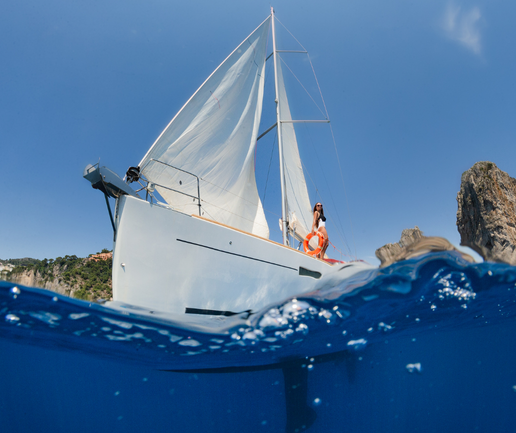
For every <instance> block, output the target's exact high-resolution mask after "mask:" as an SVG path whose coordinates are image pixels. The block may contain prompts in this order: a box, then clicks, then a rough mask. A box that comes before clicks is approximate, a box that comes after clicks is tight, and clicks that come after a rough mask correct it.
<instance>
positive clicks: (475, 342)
mask: <svg viewBox="0 0 516 433" xmlns="http://www.w3.org/2000/svg"><path fill="white" fill-rule="evenodd" d="M142 289H144V288H142ZM300 292H302V288H300ZM515 319H516V267H511V266H509V265H503V264H494V263H477V264H471V263H468V262H465V261H464V260H463V259H462V257H461V256H460V255H459V254H458V253H455V252H442V253H432V254H427V255H424V256H421V257H418V258H416V259H410V260H406V261H404V262H400V263H396V264H394V265H391V266H389V267H387V268H384V269H376V270H373V271H366V272H363V273H361V274H358V275H356V276H355V277H353V278H351V279H348V280H344V281H336V282H335V285H334V286H333V287H326V288H325V289H324V290H320V291H316V292H313V293H310V294H309V295H304V296H299V297H297V298H294V299H286V300H285V301H284V302H282V303H281V304H279V305H271V306H270V307H268V308H266V309H264V310H262V311H260V312H257V313H256V314H252V315H250V316H249V317H247V314H243V315H241V316H233V317H218V318H212V317H203V316H200V317H198V316H193V315H192V316H173V315H166V314H159V313H154V314H149V313H148V312H145V311H143V310H139V309H138V308H134V307H131V306H127V305H121V304H97V303H90V302H84V301H79V300H75V299H70V298H67V297H64V296H60V295H56V294H55V293H53V292H49V291H45V290H41V289H36V288H30V287H23V286H14V285H13V284H12V283H8V282H0V355H1V356H0V374H1V379H0V427H1V431H2V432H9V433H14V432H24V433H25V432H63V433H69V432H96V433H99V432H110V433H114V432H138V433H141V432H224V433H231V432H288V433H290V432H301V431H307V432H419V433H423V432H436V433H437V432H439V433H443V432H454V433H455V432H514V431H516V344H515V341H516V339H515V335H516V320H515Z"/></svg>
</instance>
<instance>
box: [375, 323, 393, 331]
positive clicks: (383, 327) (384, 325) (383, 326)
mask: <svg viewBox="0 0 516 433" xmlns="http://www.w3.org/2000/svg"><path fill="white" fill-rule="evenodd" d="M378 329H379V330H381V331H384V332H387V331H392V329H393V326H391V325H387V323H383V322H380V323H378Z"/></svg>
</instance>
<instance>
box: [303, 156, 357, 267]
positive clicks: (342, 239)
mask: <svg viewBox="0 0 516 433" xmlns="http://www.w3.org/2000/svg"><path fill="white" fill-rule="evenodd" d="M301 163H302V162H301ZM303 168H304V170H305V171H306V174H308V177H309V179H310V181H311V182H312V184H313V186H314V188H315V192H316V195H317V197H319V198H320V199H322V196H321V194H320V193H319V189H318V188H317V185H316V184H315V182H314V180H313V179H312V176H310V172H309V171H308V170H307V169H306V167H305V165H304V164H303ZM330 196H331V194H330ZM332 201H333V199H332ZM333 206H334V208H335V209H337V208H336V206H335V204H333ZM336 214H337V216H339V213H338V212H336ZM328 218H329V219H330V221H331V222H332V223H333V224H334V225H335V227H336V228H337V235H338V237H339V238H340V240H341V241H342V242H343V243H344V245H346V248H347V249H348V250H349V253H350V254H352V252H351V249H350V248H349V245H348V242H347V240H346V235H345V234H344V232H343V231H341V230H339V228H338V226H337V224H336V223H335V220H334V219H333V218H332V217H331V216H329V217H328ZM339 223H340V219H339ZM343 237H344V238H343ZM349 257H352V256H349Z"/></svg>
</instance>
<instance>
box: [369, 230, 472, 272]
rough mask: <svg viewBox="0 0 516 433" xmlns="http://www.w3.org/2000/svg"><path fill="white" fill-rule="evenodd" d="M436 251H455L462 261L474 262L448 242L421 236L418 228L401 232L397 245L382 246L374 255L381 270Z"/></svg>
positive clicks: (421, 233)
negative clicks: (379, 262)
mask: <svg viewBox="0 0 516 433" xmlns="http://www.w3.org/2000/svg"><path fill="white" fill-rule="evenodd" d="M436 251H457V252H458V253H459V254H460V255H461V256H462V257H463V258H464V260H467V261H469V262H474V259H473V257H471V256H469V255H468V254H465V253H462V252H460V251H458V250H457V249H456V248H455V247H454V246H453V245H452V244H451V243H450V242H449V241H448V240H446V239H444V238H441V237H437V236H423V232H422V231H421V230H419V227H418V226H416V227H415V228H413V229H405V230H403V232H402V233H401V239H400V241H399V242H398V243H395V244H387V245H384V246H383V247H381V248H378V249H377V250H376V251H375V254H376V257H378V259H379V260H380V261H381V264H380V267H382V268H383V267H385V266H389V265H391V264H392V263H395V262H401V261H402V260H407V259H411V258H414V257H418V256H420V255H423V254H427V253H430V252H436Z"/></svg>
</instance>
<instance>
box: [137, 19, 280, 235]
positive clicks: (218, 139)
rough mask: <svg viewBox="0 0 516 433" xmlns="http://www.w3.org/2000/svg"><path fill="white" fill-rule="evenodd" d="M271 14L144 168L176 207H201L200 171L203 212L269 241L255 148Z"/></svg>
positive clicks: (180, 116)
mask: <svg viewBox="0 0 516 433" xmlns="http://www.w3.org/2000/svg"><path fill="white" fill-rule="evenodd" d="M270 19H271V17H270V16H269V17H268V18H267V19H266V20H265V21H264V22H263V23H262V24H261V25H260V26H259V27H258V28H257V29H256V30H255V31H254V32H253V33H252V34H251V35H250V36H249V37H248V38H247V39H245V40H244V41H243V42H242V43H241V44H240V45H239V46H238V47H237V48H236V49H235V51H233V53H232V54H230V56H229V57H228V58H227V59H226V60H225V61H224V62H223V63H222V64H221V65H220V66H219V67H218V68H217V69H216V70H215V71H214V72H213V73H212V75H211V76H210V77H209V78H208V79H207V80H206V81H205V82H204V84H203V85H202V86H201V87H200V88H199V89H198V90H197V92H196V93H195V94H194V95H193V96H192V97H191V98H190V100H189V101H188V102H187V103H186V104H185V105H184V106H183V108H182V109H181V110H180V111H179V113H178V114H177V115H176V116H175V117H174V118H173V119H172V121H171V122H170V124H169V125H168V126H167V127H166V128H165V130H164V131H163V132H162V133H161V135H160V136H159V137H158V139H157V140H156V142H155V143H154V144H153V146H152V147H151V148H150V150H149V151H148V152H147V154H146V155H145V157H144V158H143V159H142V161H141V162H140V168H141V172H142V173H143V174H144V175H145V177H146V178H147V180H149V182H151V183H153V184H155V185H156V189H157V191H158V192H159V193H160V195H161V196H162V197H163V198H164V199H165V200H166V202H167V203H168V204H169V205H170V206H171V207H173V208H174V209H177V210H179V211H181V212H185V213H192V214H194V213H197V212H198V209H199V207H198V201H197V199H196V198H192V197H197V195H198V190H197V179H196V178H195V177H194V176H191V175H189V174H188V173H192V174H194V175H196V176H198V177H199V179H200V197H201V211H202V215H203V216H205V217H207V218H210V219H213V220H215V221H218V222H221V223H224V224H227V225H229V226H232V227H235V228H238V229H240V230H244V231H247V232H251V233H253V234H256V235H259V236H262V237H266V238H268V236H269V228H268V226H267V221H266V219H265V215H264V212H263V208H262V203H261V201H260V198H259V195H258V190H257V187H256V178H255V172H254V150H255V146H256V139H257V135H258V127H259V124H260V118H261V112H262V102H263V86H264V70H265V58H266V47H267V35H268V31H269V24H270ZM178 169H179V170H178ZM185 172H188V173H185ZM183 193H184V194H183ZM185 194H188V195H185Z"/></svg>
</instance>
